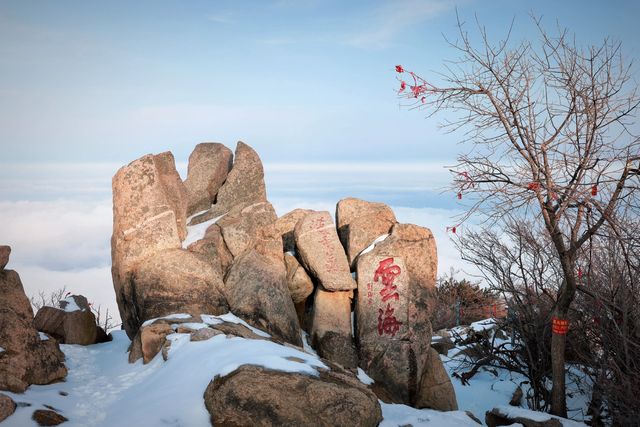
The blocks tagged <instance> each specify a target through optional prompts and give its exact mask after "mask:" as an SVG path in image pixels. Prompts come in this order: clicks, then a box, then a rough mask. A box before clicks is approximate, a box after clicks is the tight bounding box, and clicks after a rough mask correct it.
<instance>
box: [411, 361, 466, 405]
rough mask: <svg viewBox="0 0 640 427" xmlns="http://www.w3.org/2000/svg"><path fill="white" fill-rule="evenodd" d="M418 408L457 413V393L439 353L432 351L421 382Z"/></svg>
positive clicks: (417, 401)
mask: <svg viewBox="0 0 640 427" xmlns="http://www.w3.org/2000/svg"><path fill="white" fill-rule="evenodd" d="M415 406H416V408H429V409H437V410H438V411H456V410H458V402H457V400H456V392H455V390H454V389H453V384H451V378H449V374H447V371H446V369H445V368H444V365H443V364H442V360H440V356H439V355H438V352H437V351H435V350H434V349H430V351H429V358H428V360H427V364H426V366H425V367H424V374H423V375H422V380H421V382H420V390H419V392H418V398H417V400H416V405H415Z"/></svg>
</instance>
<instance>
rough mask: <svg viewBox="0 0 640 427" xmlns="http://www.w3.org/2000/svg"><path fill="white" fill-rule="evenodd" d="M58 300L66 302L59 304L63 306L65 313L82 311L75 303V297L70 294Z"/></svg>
mask: <svg viewBox="0 0 640 427" xmlns="http://www.w3.org/2000/svg"><path fill="white" fill-rule="evenodd" d="M60 302H61V303H62V302H65V303H66V304H61V306H64V311H65V312H67V313H73V312H74V311H84V309H82V308H80V307H79V306H78V304H76V299H75V298H74V297H72V296H70V297H67V298H65V299H62V300H60Z"/></svg>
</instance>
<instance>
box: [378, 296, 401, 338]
mask: <svg viewBox="0 0 640 427" xmlns="http://www.w3.org/2000/svg"><path fill="white" fill-rule="evenodd" d="M394 311H395V310H394V308H393V307H391V304H387V308H386V309H382V308H379V309H378V335H382V334H386V335H391V336H392V337H394V336H395V335H396V332H398V331H399V330H400V326H402V322H400V321H398V319H396V316H394V315H393V312H394Z"/></svg>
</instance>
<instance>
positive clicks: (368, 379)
mask: <svg viewBox="0 0 640 427" xmlns="http://www.w3.org/2000/svg"><path fill="white" fill-rule="evenodd" d="M358 379H359V380H360V382H361V383H362V384H365V385H370V384H373V383H374V382H375V381H374V380H373V379H372V378H371V377H370V376H369V375H367V373H366V372H365V371H363V370H362V369H361V368H358Z"/></svg>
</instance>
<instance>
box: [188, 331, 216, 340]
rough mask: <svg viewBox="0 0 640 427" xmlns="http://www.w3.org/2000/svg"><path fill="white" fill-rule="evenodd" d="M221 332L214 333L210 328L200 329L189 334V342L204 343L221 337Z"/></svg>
mask: <svg viewBox="0 0 640 427" xmlns="http://www.w3.org/2000/svg"><path fill="white" fill-rule="evenodd" d="M221 334H222V332H220V331H216V330H215V329H211V328H202V329H198V330H197V331H193V332H191V341H206V340H208V339H211V338H213V337H215V336H216V335H221Z"/></svg>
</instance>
